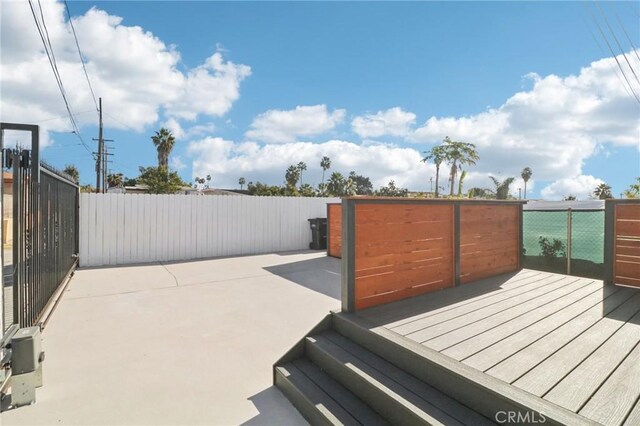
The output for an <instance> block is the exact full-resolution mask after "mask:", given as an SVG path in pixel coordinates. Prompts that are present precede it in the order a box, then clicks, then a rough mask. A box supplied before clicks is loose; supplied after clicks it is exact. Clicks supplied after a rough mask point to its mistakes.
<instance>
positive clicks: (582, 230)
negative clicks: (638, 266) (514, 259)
mask: <svg viewBox="0 0 640 426" xmlns="http://www.w3.org/2000/svg"><path fill="white" fill-rule="evenodd" d="M522 222H523V230H522V233H523V244H524V253H523V254H524V256H523V261H522V266H523V267H524V268H529V269H537V270H542V271H549V272H556V273H561V274H567V275H576V276H580V277H589V278H597V279H602V278H603V273H604V252H603V250H604V210H571V209H568V210H559V211H558V210H525V211H524V212H523V220H522Z"/></svg>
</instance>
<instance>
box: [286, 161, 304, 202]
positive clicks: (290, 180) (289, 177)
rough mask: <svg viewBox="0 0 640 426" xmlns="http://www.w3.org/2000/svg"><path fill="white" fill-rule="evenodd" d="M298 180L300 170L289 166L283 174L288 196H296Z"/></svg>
mask: <svg viewBox="0 0 640 426" xmlns="http://www.w3.org/2000/svg"><path fill="white" fill-rule="evenodd" d="M299 179H300V169H299V168H298V166H294V165H291V166H289V168H288V169H287V171H286V172H285V174H284V180H285V182H286V183H287V193H288V195H298V190H297V189H296V187H297V186H298V180H299Z"/></svg>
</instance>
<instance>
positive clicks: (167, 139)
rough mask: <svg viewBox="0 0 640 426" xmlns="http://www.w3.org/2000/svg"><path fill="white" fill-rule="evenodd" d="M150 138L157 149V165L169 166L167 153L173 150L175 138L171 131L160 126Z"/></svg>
mask: <svg viewBox="0 0 640 426" xmlns="http://www.w3.org/2000/svg"><path fill="white" fill-rule="evenodd" d="M151 140H152V141H153V144H154V145H155V147H156V149H157V150H158V166H159V167H169V154H171V151H172V150H173V146H174V145H175V143H176V138H175V137H173V135H172V134H171V131H169V130H167V129H165V128H164V127H162V128H161V129H160V130H158V131H157V132H156V134H155V135H153V136H151Z"/></svg>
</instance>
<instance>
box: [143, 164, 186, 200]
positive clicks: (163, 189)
mask: <svg viewBox="0 0 640 426" xmlns="http://www.w3.org/2000/svg"><path fill="white" fill-rule="evenodd" d="M138 182H139V183H140V184H142V185H146V186H147V190H148V192H149V193H150V194H175V193H176V192H178V191H179V190H180V189H181V188H183V187H185V186H188V185H187V184H186V183H185V182H184V181H183V180H182V179H181V178H180V176H178V173H177V172H172V171H170V170H169V169H168V168H167V167H140V177H139V178H138Z"/></svg>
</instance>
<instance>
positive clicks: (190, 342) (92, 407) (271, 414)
mask: <svg viewBox="0 0 640 426" xmlns="http://www.w3.org/2000/svg"><path fill="white" fill-rule="evenodd" d="M339 306H340V261H339V260H337V259H333V258H328V257H326V256H325V253H324V252H312V251H305V252H288V253H279V254H267V255H259V256H247V257H234V258H219V259H211V260H202V261H192V262H183V263H171V264H159V263H154V264H147V265H137V266H127V267H113V268H100V269H81V270H78V271H77V272H76V274H75V276H74V277H73V278H72V280H71V282H70V284H69V286H68V287H67V289H66V291H65V293H64V296H63V297H62V299H61V301H60V303H59V305H58V307H57V309H56V311H55V312H54V313H53V316H52V317H51V320H50V321H49V323H48V325H47V327H46V329H45V331H44V334H43V338H44V340H43V346H44V350H45V352H46V360H45V364H44V374H45V376H44V382H45V385H44V387H43V388H41V389H39V390H38V394H37V400H38V401H37V403H36V404H35V405H32V406H29V407H22V408H18V409H15V410H10V411H7V412H4V413H2V422H1V423H2V424H3V425H32V424H83V425H88V424H105V425H106V424H109V425H121V424H216V425H227V424H246V425H253V424H255V425H257V424H266V425H270V424H279V425H295V424H306V422H305V420H304V419H303V418H302V417H301V416H300V415H299V414H298V412H297V411H296V410H295V409H294V408H293V406H292V405H291V404H290V403H289V402H288V401H287V400H286V399H285V397H284V396H283V395H282V394H281V393H280V391H279V390H277V389H276V388H274V387H273V386H272V368H271V366H272V364H273V363H274V362H275V361H276V360H277V359H278V358H279V357H280V356H281V355H282V354H283V353H285V352H286V351H287V350H288V349H289V348H290V347H291V346H292V345H293V344H294V343H295V342H296V341H297V340H299V339H300V338H302V337H303V336H304V335H305V333H306V332H307V331H308V330H309V329H310V328H311V327H313V326H314V325H316V324H317V323H318V321H319V320H320V319H321V318H322V317H323V316H324V315H326V314H327V313H328V312H329V311H330V310H332V309H336V308H339Z"/></svg>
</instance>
